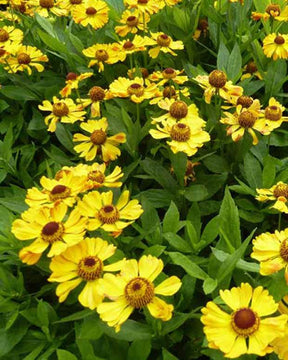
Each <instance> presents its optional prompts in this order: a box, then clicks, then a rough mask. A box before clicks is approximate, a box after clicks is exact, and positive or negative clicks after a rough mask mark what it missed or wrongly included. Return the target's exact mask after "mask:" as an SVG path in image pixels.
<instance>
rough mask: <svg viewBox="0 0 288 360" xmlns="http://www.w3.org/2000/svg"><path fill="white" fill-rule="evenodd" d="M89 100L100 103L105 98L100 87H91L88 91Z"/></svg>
mask: <svg viewBox="0 0 288 360" xmlns="http://www.w3.org/2000/svg"><path fill="white" fill-rule="evenodd" d="M89 96H90V99H91V100H92V101H94V102H96V101H101V100H103V99H104V98H105V90H104V89H102V88H101V87H100V86H93V87H92V88H91V89H90V90H89Z"/></svg>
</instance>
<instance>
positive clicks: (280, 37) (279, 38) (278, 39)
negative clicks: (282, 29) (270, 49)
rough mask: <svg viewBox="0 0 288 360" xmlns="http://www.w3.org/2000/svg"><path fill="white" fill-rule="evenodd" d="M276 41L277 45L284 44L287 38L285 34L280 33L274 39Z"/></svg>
mask: <svg viewBox="0 0 288 360" xmlns="http://www.w3.org/2000/svg"><path fill="white" fill-rule="evenodd" d="M274 43H275V44H277V45H282V44H284V43H285V39H284V38H283V36H281V35H278V36H276V38H275V39H274Z"/></svg>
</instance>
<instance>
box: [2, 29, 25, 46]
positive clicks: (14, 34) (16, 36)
mask: <svg viewBox="0 0 288 360" xmlns="http://www.w3.org/2000/svg"><path fill="white" fill-rule="evenodd" d="M22 40H23V31H21V30H20V29H17V28H15V27H14V26H3V27H2V28H1V29H0V48H1V49H4V50H7V51H10V49H11V45H20V43H21V42H22Z"/></svg>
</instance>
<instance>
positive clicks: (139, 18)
mask: <svg viewBox="0 0 288 360" xmlns="http://www.w3.org/2000/svg"><path fill="white" fill-rule="evenodd" d="M143 16H145V25H147V23H148V22H149V21H150V16H149V14H147V13H145V14H144V15H143V13H141V12H139V11H137V10H136V11H133V12H132V11H131V10H125V11H124V12H123V14H122V16H121V19H120V20H119V22H120V23H121V24H124V25H119V26H115V32H116V34H118V35H119V36H122V37H124V36H126V35H127V34H129V33H131V34H136V33H137V32H138V31H139V30H141V31H143V30H144V19H143ZM146 29H147V27H146Z"/></svg>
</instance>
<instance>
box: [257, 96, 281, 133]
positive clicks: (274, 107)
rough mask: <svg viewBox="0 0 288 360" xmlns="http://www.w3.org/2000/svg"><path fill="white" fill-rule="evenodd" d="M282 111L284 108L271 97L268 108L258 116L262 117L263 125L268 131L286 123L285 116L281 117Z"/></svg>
mask: <svg viewBox="0 0 288 360" xmlns="http://www.w3.org/2000/svg"><path fill="white" fill-rule="evenodd" d="M284 110H285V107H284V106H282V105H281V104H280V103H279V102H278V101H277V100H276V99H274V98H273V97H272V98H271V99H270V100H269V104H268V106H267V107H266V109H265V110H264V112H263V113H261V115H260V116H261V117H262V116H263V118H264V120H265V124H266V125H267V127H268V128H269V130H270V131H272V130H274V129H276V128H278V127H280V126H281V125H282V123H283V121H288V117H287V116H282V113H283V111H284Z"/></svg>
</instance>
